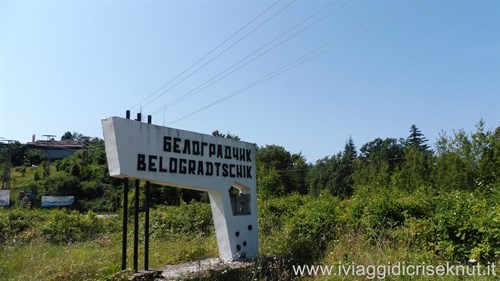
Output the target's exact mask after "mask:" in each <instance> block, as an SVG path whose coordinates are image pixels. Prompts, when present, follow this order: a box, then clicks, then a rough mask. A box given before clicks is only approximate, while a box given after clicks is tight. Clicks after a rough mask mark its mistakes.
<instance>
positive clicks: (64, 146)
mask: <svg viewBox="0 0 500 281" xmlns="http://www.w3.org/2000/svg"><path fill="white" fill-rule="evenodd" d="M26 145H27V146H28V148H34V149H39V150H40V157H41V158H42V159H50V160H53V159H54V160H55V159H63V158H66V157H69V156H71V155H73V154H74V153H75V152H77V151H78V150H80V149H82V148H84V147H85V144H84V143H83V142H80V141H74V140H60V141H56V140H37V141H32V142H28V143H26Z"/></svg>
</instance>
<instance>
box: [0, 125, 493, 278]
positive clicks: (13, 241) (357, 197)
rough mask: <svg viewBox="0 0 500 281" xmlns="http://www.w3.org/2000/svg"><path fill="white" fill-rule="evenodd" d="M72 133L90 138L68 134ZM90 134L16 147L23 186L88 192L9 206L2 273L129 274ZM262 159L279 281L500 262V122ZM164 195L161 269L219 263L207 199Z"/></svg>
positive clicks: (263, 210) (266, 236)
mask: <svg viewBox="0 0 500 281" xmlns="http://www.w3.org/2000/svg"><path fill="white" fill-rule="evenodd" d="M217 134H218V135H219V136H221V137H233V138H234V137H235V136H233V135H230V134H228V135H227V136H225V135H221V134H220V133H218V132H217ZM72 135H74V136H76V137H78V138H82V136H81V135H79V134H71V133H70V134H69V136H68V134H65V136H66V137H71V136H72ZM83 138H84V137H83ZM83 141H85V142H86V143H87V144H88V145H87V147H86V149H84V150H80V151H78V152H77V153H75V154H74V155H73V156H71V157H69V158H66V159H63V160H58V161H54V162H52V163H50V165H49V163H48V162H42V159H40V158H39V157H37V156H36V152H33V151H29V150H28V149H26V148H23V147H22V146H18V147H17V148H16V150H15V151H11V152H14V153H11V154H12V155H13V156H12V157H13V159H12V160H11V161H12V163H14V162H15V161H17V162H16V163H14V164H18V165H17V166H16V167H15V168H14V169H13V172H12V180H11V192H12V193H13V194H16V192H20V191H26V192H29V191H34V192H35V193H36V194H37V195H38V196H41V195H74V196H75V197H76V199H77V200H76V204H75V205H74V206H73V207H72V209H71V210H67V209H57V210H45V209H40V208H38V206H37V204H39V202H38V203H37V202H35V206H31V207H29V206H23V204H22V202H21V200H19V199H18V198H16V197H15V196H13V197H12V202H13V205H15V206H14V207H11V208H3V209H0V249H1V253H2V254H1V255H0V279H1V280H4V279H6V280H25V279H33V280H96V279H97V280H98V279H102V280H104V279H109V278H111V276H113V275H114V274H115V273H116V272H118V271H119V270H120V268H119V264H120V261H119V259H120V246H121V244H120V234H121V218H120V216H121V214H120V212H119V210H120V207H121V203H122V201H121V200H122V198H121V192H122V189H121V188H122V187H121V182H120V181H117V180H114V179H112V178H110V177H109V176H108V173H107V167H106V161H105V155H104V149H103V142H102V140H99V139H88V138H87V139H85V138H84V139H83ZM18 154H22V155H18ZM256 156H257V157H256V158H257V172H258V177H257V185H258V208H259V234H260V238H259V239H260V241H259V243H260V253H261V255H262V256H268V257H279V258H278V260H279V263H275V264H277V265H276V266H274V267H273V266H267V267H265V266H262V265H258V266H256V269H260V270H261V271H262V268H264V267H265V268H266V274H267V275H268V276H272V278H273V279H283V280H285V279H289V278H294V277H295V276H294V274H293V272H292V270H291V267H290V266H291V265H294V264H295V265H297V264H326V265H328V264H330V265H335V264H338V263H342V264H359V265H378V264H395V263H397V262H405V263H406V264H436V265H438V264H444V263H446V262H449V263H452V264H456V265H474V264H477V263H481V264H487V263H497V262H499V261H500V177H499V173H500V128H496V129H495V130H488V129H485V124H484V123H483V122H482V121H480V122H479V123H478V125H477V128H476V131H475V132H471V133H468V132H465V131H463V130H459V131H456V132H454V133H453V135H452V136H447V135H446V134H445V133H442V134H441V137H440V138H439V139H438V140H437V142H436V144H435V147H434V148H431V147H430V146H429V145H428V144H427V140H426V139H425V137H424V135H423V134H422V133H421V132H420V130H419V129H418V128H417V127H416V126H412V127H411V128H410V135H409V136H408V137H407V138H405V139H402V138H400V139H395V138H386V139H375V140H374V141H371V142H369V143H367V144H364V145H363V146H361V148H360V149H359V151H358V150H357V149H356V147H355V145H354V141H353V140H352V139H349V140H348V141H347V142H346V146H345V148H344V150H343V151H341V152H339V153H337V154H335V155H333V156H327V157H325V158H323V159H321V160H318V161H317V162H316V163H312V164H308V163H307V162H306V159H305V158H304V157H303V156H302V155H301V154H300V153H299V154H293V153H290V152H288V151H286V150H285V149H284V148H283V147H281V146H277V145H268V146H264V147H259V149H258V151H257V155H256ZM33 165H34V166H33ZM35 166H36V167H35ZM152 190H153V192H154V196H153V198H154V202H153V211H152V214H151V232H152V234H151V239H152V241H151V243H152V247H151V249H152V250H151V255H152V256H151V262H150V264H151V266H152V267H162V266H164V265H166V264H170V263H179V262H185V261H192V260H197V259H201V258H206V257H216V256H217V254H218V253H217V246H216V239H215V234H214V230H213V225H212V218H211V212H210V206H209V204H208V203H207V202H208V199H207V196H206V194H203V193H198V192H194V191H186V190H180V189H177V188H173V187H159V186H157V187H155V188H153V189H152ZM130 196H132V194H130ZM130 198H132V197H130ZM186 202H187V203H186ZM141 210H142V206H141ZM97 213H107V214H118V216H111V217H105V218H101V217H98V216H97V215H96V214H97ZM128 241H131V239H129V240H128ZM141 254H142V253H141ZM271 264H272V263H271ZM498 274H500V270H499V271H498ZM245 276H246V275H245ZM248 276H249V278H252V279H253V278H263V276H262V275H259V274H256V273H255V272H253V273H252V274H250V273H249V274H248ZM115 277H116V275H115ZM212 277H213V276H212ZM351 277H352V276H351ZM207 278H209V277H207ZM217 278H218V279H219V280H224V276H217ZM226 278H230V277H229V276H226ZM303 278H306V279H309V278H312V279H318V278H319V279H321V278H325V279H329V278H331V276H330V277H314V278H313V277H303ZM336 278H340V280H350V279H352V278H349V276H344V277H338V276H337V277H336ZM342 278H344V279H342ZM414 278H417V280H423V279H425V278H424V277H414ZM419 278H422V279H419ZM461 278H462V277H460V276H447V277H445V280H462V279H461ZM386 279H387V280H406V279H408V277H396V276H390V277H387V278H386ZM494 279H495V277H492V276H483V277H480V278H478V280H494ZM207 280H208V279H207ZM226 280H229V279H226ZM335 280H338V279H335ZM412 280H413V279H412Z"/></svg>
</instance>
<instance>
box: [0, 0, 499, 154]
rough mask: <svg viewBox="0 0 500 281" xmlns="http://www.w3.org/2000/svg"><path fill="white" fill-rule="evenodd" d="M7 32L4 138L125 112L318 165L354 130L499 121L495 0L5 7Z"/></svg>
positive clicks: (447, 127) (1, 115)
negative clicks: (269, 147) (273, 147)
mask: <svg viewBox="0 0 500 281" xmlns="http://www.w3.org/2000/svg"><path fill="white" fill-rule="evenodd" d="M318 11H320V12H319V13H318ZM384 11H385V12H384ZM260 14H262V15H261V16H260V17H258V15H260ZM273 15H274V16H273ZM308 18H309V20H308V21H305V20H306V19H308ZM254 19H255V20H254ZM319 19H322V20H319ZM252 20H254V21H252ZM304 21H305V22H304ZM316 21H317V22H316ZM301 22H304V23H303V24H302V25H299V24H300V23H301ZM315 22H316V23H315ZM313 23H315V24H313ZM297 25H298V26H297ZM294 26H297V28H295V29H291V28H292V27H294ZM306 27H307V28H306ZM356 27H357V28H356ZM290 29H291V30H290ZM302 29H303V31H301V32H300V33H297V32H298V31H300V30H302ZM240 30H241V31H240ZM288 30H290V31H289V32H288V33H285V32H286V31H288ZM238 31H240V32H239V33H237V32H238ZM0 32H1V33H0V137H3V138H4V139H14V140H19V141H21V142H26V141H30V140H31V136H32V134H36V135H37V138H42V135H44V134H54V135H57V136H58V137H60V136H61V135H62V134H63V133H64V132H66V131H77V132H80V133H83V134H85V135H90V136H98V137H102V131H101V129H100V120H101V119H103V118H106V117H109V116H113V115H115V116H124V113H125V110H126V109H132V111H133V112H134V113H135V112H137V111H138V110H142V112H143V114H145V115H147V114H153V113H154V115H153V123H155V124H160V125H162V124H165V125H168V126H171V127H175V128H181V129H185V130H191V131H197V132H201V133H207V134H210V133H211V132H212V131H214V130H219V131H221V132H223V133H227V132H230V133H232V134H236V135H238V136H240V137H241V138H242V139H243V140H245V141H249V142H254V143H257V144H258V145H260V146H262V145H266V144H277V145H282V146H284V147H285V148H286V149H287V150H289V151H291V152H293V153H298V152H302V154H303V155H304V156H305V157H306V159H307V161H308V162H314V161H316V160H317V159H320V158H323V157H324V156H327V155H332V154H335V153H337V152H338V151H340V150H342V149H343V147H344V145H345V142H346V140H347V139H348V138H349V136H352V138H353V139H354V142H355V144H356V145H357V147H358V148H359V147H361V145H363V144H364V143H366V142H368V141H371V140H373V139H375V138H377V137H381V138H386V137H396V138H399V137H406V136H408V134H409V132H408V130H409V127H410V126H411V125H412V124H414V123H415V124H416V125H417V126H418V127H419V128H420V129H421V131H422V132H423V133H424V134H425V135H426V136H427V138H428V139H429V140H430V143H431V144H432V143H434V142H435V140H436V138H437V137H438V134H439V132H440V131H442V130H444V131H446V132H448V134H451V133H452V131H453V130H456V129H464V130H466V131H473V130H474V125H475V124H476V123H477V122H478V121H479V120H480V119H481V118H482V119H484V120H485V122H486V127H487V128H494V127H496V126H499V125H500V2H499V1H337V2H334V3H333V2H332V1H274V0H272V1H271V0H270V1H69V0H68V1H62V0H61V1H57V0H56V1H6V0H0ZM295 33H297V35H295V36H294V37H291V38H290V39H288V40H286V41H285V42H283V43H282V44H281V45H278V46H276V47H275V48H274V49H272V50H269V51H268V52H267V53H265V54H263V55H262V56H260V57H258V58H257V59H255V60H254V61H252V62H250V63H248V64H246V65H245V66H244V67H241V68H240V69H238V70H237V71H235V72H233V73H231V74H230V75H228V76H227V77H224V78H223V79H220V80H219V81H217V82H216V83H213V84H212V85H210V86H208V87H206V88H204V89H203V90H201V91H199V92H196V93H195V94H194V95H192V96H190V97H189V98H186V99H184V100H183V101H181V102H178V103H175V104H174V105H169V104H171V103H172V102H174V101H176V99H178V98H180V97H183V96H186V95H189V94H192V93H194V92H195V91H193V89H196V87H198V86H200V85H206V84H202V83H204V82H206V81H213V80H209V79H211V78H213V77H214V76H215V75H217V74H218V73H221V72H222V71H225V70H228V68H229V67H230V66H232V65H233V64H235V63H237V62H238V61H240V60H242V59H244V58H245V57H247V56H248V55H250V54H253V55H251V56H250V57H249V58H247V60H244V61H243V63H245V62H248V61H249V60H250V59H252V58H255V57H256V56H257V55H259V54H261V53H262V52H264V51H266V50H268V49H270V48H271V47H273V46H275V45H277V44H278V43H280V42H281V41H282V40H284V39H286V38H288V37H290V36H291V35H294V34H295ZM234 34H236V35H234ZM282 34H284V35H282ZM232 35H234V36H233V37H231V36H232ZM280 35H282V36H281V37H280ZM341 35H343V36H341ZM228 39H229V40H228ZM226 40H227V41H226ZM273 40H274V41H273ZM223 42H225V43H224V44H222V45H221V46H220V47H219V48H218V49H215V50H214V48H216V47H217V46H219V45H220V44H221V43H223ZM269 42H271V43H270V44H269V45H267V46H266V44H268V43H269ZM327 42H332V44H330V45H327V46H326V48H325V49H320V51H322V50H325V52H323V53H321V54H318V53H313V54H318V55H317V56H315V57H312V58H311V59H309V60H307V61H304V62H303V63H301V64H299V65H297V66H296V67H294V68H291V69H288V70H287V71H285V72H283V73H281V74H280V75H278V76H275V77H272V78H271V79H269V80H266V81H264V82H263V83H260V84H252V83H253V82H254V81H258V80H259V79H261V78H262V77H267V76H266V75H268V74H272V73H273V71H275V70H277V69H280V68H281V67H283V66H286V65H288V64H290V63H291V62H293V61H295V60H296V59H297V58H300V57H303V56H304V55H307V54H308V53H310V52H311V51H314V50H316V49H317V48H319V47H321V46H322V45H324V44H325V43H327ZM264 46H266V47H264ZM256 50H259V51H257V52H256V53H254V52H255V51H256ZM211 51H213V52H211ZM207 54H208V56H206V55H207ZM205 56H206V57H205ZM203 57H205V58H204V59H203V60H201V61H200V63H198V64H196V65H195V66H194V67H193V68H190V69H189V67H190V66H192V65H193V64H194V63H196V62H197V61H198V60H199V59H201V58H203ZM306 58H308V57H306ZM239 65H241V64H239ZM239 65H237V66H239ZM201 66H203V67H201ZM198 68H199V70H198V71H196V72H195V73H193V74H191V75H188V74H190V73H192V72H193V71H194V70H196V69H198ZM186 69H189V70H188V71H186V72H184V71H185V70H186ZM233 69H234V68H231V69H229V71H230V70H233ZM182 73H183V74H182ZM223 73H227V72H223ZM179 74H182V75H181V76H179V78H177V79H175V80H173V81H172V82H171V83H170V84H168V82H169V81H171V80H172V79H173V78H175V77H177V76H178V75H179ZM218 77H220V76H218ZM164 85H166V87H164V88H162V89H161V90H160V91H157V90H159V89H160V88H161V87H162V86H164ZM248 85H253V87H251V88H249V87H248V89H247V88H245V87H246V86H248ZM198 89H200V88H198ZM240 89H247V90H246V91H244V92H241V93H240V94H238V95H234V96H231V94H233V93H238V92H237V91H238V90H240ZM154 93H156V94H154ZM162 93H163V94H162ZM160 94H161V95H160ZM149 96H152V97H157V98H156V99H155V100H154V101H152V102H150V101H151V99H146V98H147V97H149ZM225 97H230V98H227V99H224V98H225ZM220 99H224V100H222V101H221V102H219V103H216V104H214V105H213V106H210V107H207V108H205V109H204V110H201V111H199V112H197V111H198V110H199V109H201V108H204V107H206V106H207V105H210V104H213V103H214V102H216V101H218V100H220ZM165 105H167V106H168V107H167V108H166V109H165V110H162V108H163V107H165ZM192 113H194V114H192ZM190 114H192V115H190ZM185 116H187V117H186V118H183V117H185ZM180 118H183V119H181V120H179V119H180Z"/></svg>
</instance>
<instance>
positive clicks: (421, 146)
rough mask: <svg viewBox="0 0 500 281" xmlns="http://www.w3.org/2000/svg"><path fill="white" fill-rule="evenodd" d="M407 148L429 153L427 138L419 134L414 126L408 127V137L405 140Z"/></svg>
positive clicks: (418, 130)
mask: <svg viewBox="0 0 500 281" xmlns="http://www.w3.org/2000/svg"><path fill="white" fill-rule="evenodd" d="M406 141H407V144H408V146H411V147H414V148H415V149H417V150H419V151H421V152H425V153H428V152H430V149H429V146H428V145H427V138H426V137H425V136H424V134H422V132H420V129H419V128H417V126H416V125H415V124H413V125H411V127H410V135H409V136H408V138H407V139H406Z"/></svg>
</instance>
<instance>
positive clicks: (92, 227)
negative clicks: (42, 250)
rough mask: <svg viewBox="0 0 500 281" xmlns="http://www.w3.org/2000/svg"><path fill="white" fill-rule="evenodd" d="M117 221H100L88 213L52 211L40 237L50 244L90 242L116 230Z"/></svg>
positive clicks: (94, 215)
mask: <svg viewBox="0 0 500 281" xmlns="http://www.w3.org/2000/svg"><path fill="white" fill-rule="evenodd" d="M116 226H117V221H116V220H113V219H100V218H97V217H96V214H94V213H92V212H89V213H87V214H85V215H84V214H80V213H79V212H77V211H66V210H54V211H52V212H50V215H49V216H48V217H47V221H45V222H44V223H43V227H42V228H41V235H42V237H44V238H45V239H46V240H47V241H49V242H52V243H68V244H69V243H74V242H81V241H85V240H92V239H95V238H97V237H98V236H99V235H101V234H103V233H106V232H109V231H110V230H112V229H114V228H116Z"/></svg>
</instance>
